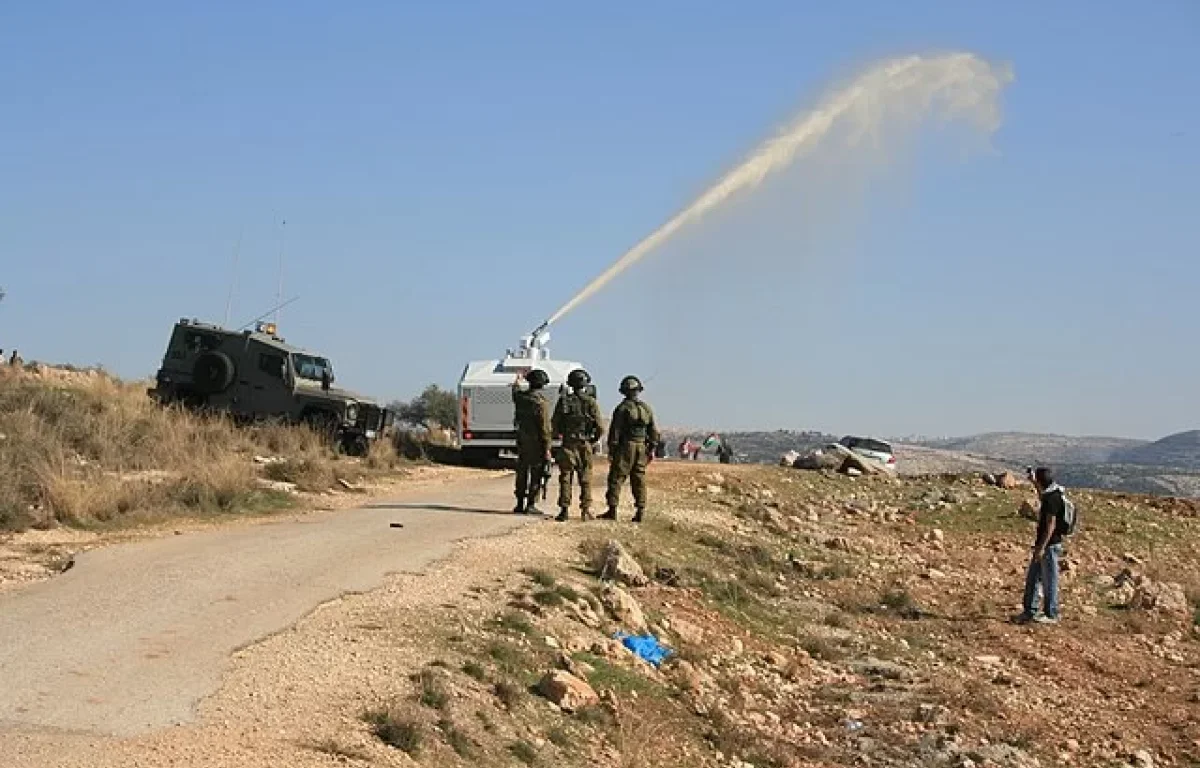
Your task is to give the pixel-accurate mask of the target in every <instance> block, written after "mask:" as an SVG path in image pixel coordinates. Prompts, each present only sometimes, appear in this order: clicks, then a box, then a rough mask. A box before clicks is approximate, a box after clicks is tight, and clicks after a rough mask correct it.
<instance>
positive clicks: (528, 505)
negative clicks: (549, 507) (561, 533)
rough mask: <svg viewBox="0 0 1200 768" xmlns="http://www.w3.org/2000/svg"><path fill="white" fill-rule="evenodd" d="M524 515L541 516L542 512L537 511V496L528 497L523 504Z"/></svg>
mask: <svg viewBox="0 0 1200 768" xmlns="http://www.w3.org/2000/svg"><path fill="white" fill-rule="evenodd" d="M525 514H527V515H540V514H542V510H540V509H538V507H537V496H530V497H529V500H528V501H527V502H525Z"/></svg>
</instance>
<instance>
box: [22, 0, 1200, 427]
mask: <svg viewBox="0 0 1200 768" xmlns="http://www.w3.org/2000/svg"><path fill="white" fill-rule="evenodd" d="M567 5H578V4H561V3H549V2H545V3H542V2H530V3H521V4H501V3H454V4H450V3H442V4H434V3H426V4H416V3H411V4H400V3H360V4H353V5H352V6H347V5H341V6H336V5H331V4H328V3H317V2H288V3H256V4H244V3H226V2H214V3H204V4H192V5H190V6H185V5H183V4H163V3H148V2H147V3H126V2H116V3H105V4H95V3H60V2H52V1H50V2H43V3H9V4H5V5H4V6H2V7H0V285H3V286H4V287H5V288H6V289H7V291H8V298H7V299H5V300H4V302H3V303H0V346H2V347H4V348H6V349H10V348H11V347H12V346H13V345H18V346H19V348H20V349H21V350H22V353H23V354H24V355H25V357H27V358H37V359H43V360H54V361H71V362H75V363H81V364H85V363H103V364H104V365H106V366H107V367H109V368H110V369H112V370H114V371H116V372H118V373H120V374H122V375H126V376H146V375H152V374H153V372H154V370H155V369H156V367H157V364H158V361H159V358H160V357H161V354H162V349H163V346H164V344H165V341H166V338H167V334H168V331H169V326H170V323H171V322H172V321H174V320H175V319H177V318H178V317H180V316H198V317H202V318H208V319H213V320H217V321H220V320H221V319H222V317H223V315H224V313H225V301H226V296H227V292H228V290H229V285H230V279H231V272H232V270H231V266H232V259H233V254H234V250H235V245H236V244H237V242H238V240H239V237H240V239H241V249H240V253H241V261H240V269H239V270H238V275H237V284H236V296H235V302H234V311H233V316H234V319H235V320H237V321H239V322H240V321H244V320H247V319H249V318H250V317H253V316H254V315H256V314H258V313H259V312H261V311H264V310H266V309H268V308H269V307H270V305H271V304H272V303H273V301H274V296H275V291H276V265H277V258H278V254H279V250H280V245H281V231H282V230H286V235H285V236H284V237H283V238H282V239H283V246H284V251H285V254H286V267H285V283H286V288H285V293H286V294H287V295H288V296H291V295H293V294H298V295H299V296H300V297H301V298H300V301H299V302H297V303H296V304H294V305H292V306H290V307H288V308H287V309H285V310H284V312H283V330H284V335H285V336H287V337H288V339H289V340H290V341H294V342H297V343H300V344H302V345H304V346H307V347H311V348H315V349H319V350H321V351H323V352H325V353H327V354H328V355H329V356H330V357H332V358H333V359H334V362H335V365H336V366H337V368H338V374H339V380H340V381H341V382H342V383H344V384H346V385H348V386H352V387H354V388H357V389H361V390H363V391H366V392H368V393H371V394H374V395H377V396H379V397H384V398H390V397H401V396H406V395H408V394H410V393H412V392H414V391H416V390H419V389H420V387H421V386H422V385H423V384H425V383H426V382H431V381H433V382H438V383H441V384H443V385H446V386H451V385H453V383H454V382H455V381H456V379H457V376H458V374H459V372H460V371H461V368H462V366H463V364H464V363H465V362H466V361H467V360H470V359H480V358H487V357H490V356H492V355H495V354H498V353H500V352H502V351H503V349H504V348H505V347H507V346H510V345H511V344H512V343H514V341H515V339H516V337H517V336H519V335H520V334H521V333H522V332H524V331H527V330H528V329H529V328H531V327H532V326H534V325H536V324H537V323H538V322H539V321H541V320H542V319H544V318H545V317H546V316H548V315H549V314H550V313H552V312H553V311H554V310H555V309H557V308H558V306H560V305H561V304H563V303H564V302H565V301H566V300H567V299H569V298H570V296H571V295H572V294H573V293H574V292H575V291H576V290H577V289H578V288H580V287H582V285H584V284H585V283H586V282H587V281H588V280H589V279H590V278H591V277H592V276H594V275H595V274H597V273H598V272H600V271H601V270H602V269H603V268H604V267H606V266H607V265H608V264H609V263H610V262H611V261H613V260H614V259H616V258H617V257H618V256H620V254H621V253H622V252H623V251H624V250H625V249H626V248H628V247H629V246H631V245H632V244H633V243H635V242H636V241H637V240H639V239H640V238H641V237H643V236H644V235H646V234H647V233H649V232H650V231H651V230H653V229H654V228H655V227H656V226H657V225H658V224H660V223H661V222H662V221H663V220H664V219H665V218H666V217H667V216H669V215H670V214H671V213H673V212H674V211H675V210H677V209H678V208H679V207H680V206H681V205H683V204H684V203H686V202H687V201H688V200H689V199H691V198H692V197H693V196H694V195H695V194H696V193H698V192H699V191H701V190H702V189H703V188H704V186H705V184H706V183H708V182H710V181H711V180H713V178H714V177H715V176H716V175H718V174H719V173H720V172H721V171H722V170H724V169H726V168H728V167H729V166H730V165H731V164H732V163H733V162H735V161H736V160H737V159H738V158H739V157H740V156H742V155H743V154H744V153H745V152H747V151H748V150H749V149H751V148H752V147H753V145H754V144H755V143H756V142H757V141H758V140H760V139H761V138H763V137H764V136H767V135H769V134H770V133H771V132H772V130H773V129H775V128H776V127H778V126H779V125H780V124H781V123H783V122H784V121H786V120H787V119H788V118H789V117H791V116H792V115H793V114H795V113H796V112H797V111H799V110H800V109H802V108H803V107H805V106H808V105H811V104H812V103H813V101H814V99H815V98H816V97H817V96H818V95H819V94H821V93H822V92H823V91H824V90H825V88H826V86H827V84H828V83H830V82H831V81H839V80H843V79H845V78H846V77H847V76H849V75H852V74H853V73H854V72H855V71H857V70H858V69H860V68H861V67H863V66H864V65H866V64H869V63H870V62H871V61H873V60H875V59H878V58H881V57H887V56H894V55H900V54H907V53H913V52H924V51H939V50H970V51H973V52H976V53H978V54H979V55H981V56H984V57H986V58H988V59H991V60H995V61H999V62H1006V63H1009V64H1011V66H1012V67H1013V70H1014V71H1015V74H1016V79H1015V82H1013V84H1012V85H1011V86H1010V87H1009V88H1008V89H1007V91H1006V92H1005V94H1004V97H1003V107H1004V123H1003V125H1002V126H1001V128H1000V130H999V131H998V132H997V133H996V134H995V135H994V136H993V137H992V140H991V150H990V151H984V152H975V153H972V154H971V155H970V156H969V157H964V156H962V154H961V153H959V152H953V151H942V150H943V148H941V147H939V146H937V144H938V142H937V141H933V140H931V141H926V142H922V144H921V146H920V147H919V148H918V149H917V150H916V151H915V152H914V154H913V155H912V156H911V157H907V158H905V159H903V161H902V162H899V163H898V164H897V168H896V169H893V170H892V171H891V172H889V174H887V175H885V176H882V177H880V178H878V179H875V180H872V182H871V183H870V184H869V185H868V188H867V189H866V191H865V193H864V194H863V195H861V196H854V195H832V194H831V195H823V194H822V190H823V189H824V187H823V185H822V184H820V183H818V182H817V181H816V180H815V179H814V178H813V177H804V176H803V174H802V173H801V172H800V171H797V174H793V175H792V176H791V177H786V178H784V179H783V180H782V181H781V182H780V183H778V184H775V185H773V186H769V187H768V188H766V189H764V190H761V191H760V192H759V193H756V194H755V195H754V196H752V199H749V200H747V201H744V202H743V203H740V204H739V205H735V206H731V208H730V211H729V212H728V214H727V215H720V216H715V217H713V219H712V220H710V221H707V222H705V223H704V225H703V226H701V227H698V228H696V229H695V230H694V231H691V232H688V233H685V235H684V236H682V237H680V238H679V239H678V240H677V241H675V242H673V243H671V244H670V245H669V246H668V247H666V248H664V249H662V251H661V252H658V253H655V254H652V255H651V256H650V257H649V258H648V259H647V260H646V261H645V262H644V263H643V264H641V265H639V266H638V267H636V268H634V269H632V270H630V271H629V272H628V273H627V274H626V275H625V276H623V277H622V278H621V279H619V280H617V281H616V282H614V283H613V284H612V285H611V286H610V287H609V288H607V289H606V290H605V291H604V292H603V293H601V294H599V295H598V296H597V297H596V298H595V299H593V300H592V301H590V302H588V303H586V304H584V305H583V306H582V307H581V308H579V309H578V310H577V311H576V312H574V313H572V314H571V315H568V316H567V317H566V318H565V319H564V320H563V321H562V322H561V323H560V324H559V325H558V326H556V327H555V328H554V333H553V335H554V343H553V345H552V348H553V349H554V351H555V353H556V354H557V355H559V356H563V357H568V358H572V359H578V360H582V361H584V362H585V363H587V364H588V365H589V367H590V368H591V369H592V370H593V373H594V374H595V375H596V377H597V378H598V379H599V380H600V383H601V391H602V394H603V398H604V399H603V400H602V404H603V405H604V406H606V407H608V406H611V405H613V404H614V400H615V397H616V395H615V392H614V391H613V390H615V385H616V380H617V379H618V378H619V377H620V376H621V375H623V374H625V373H627V372H637V373H641V374H642V375H644V376H646V377H648V378H650V379H651V381H650V387H649V390H648V392H647V396H648V399H649V400H650V401H651V402H652V403H654V404H655V405H656V406H657V408H658V411H659V412H660V418H661V419H662V420H663V421H665V422H669V423H674V424H684V425H695V426H713V427H717V428H732V427H756V428H774V427H796V428H806V427H817V428H823V429H829V430H832V431H836V432H843V431H857V432H872V433H877V434H886V435H903V434H910V433H922V434H963V433H968V432H975V431H981V430H989V429H1027V430H1038V431H1059V432H1067V433H1075V434H1082V433H1093V434H1096V433H1108V434H1118V435H1129V436H1139V437H1157V436H1161V435H1163V434H1166V433H1168V432H1172V431H1176V430H1179V429H1184V428H1194V427H1197V426H1200V413H1198V410H1197V407H1196V403H1195V399H1194V397H1195V396H1194V393H1195V392H1196V390H1197V380H1198V378H1200V356H1197V355H1196V354H1195V349H1196V342H1195V339H1196V338H1197V334H1198V332H1200V312H1197V309H1196V306H1197V304H1196V293H1197V288H1198V287H1200V261H1198V260H1197V258H1196V257H1197V252H1198V250H1200V249H1198V246H1200V216H1197V213H1196V212H1197V211H1198V210H1200V191H1198V190H1200V187H1197V185H1196V183H1195V179H1196V178H1198V177H1200V123H1198V120H1197V118H1198V116H1200V98H1197V94H1200V6H1197V5H1196V4H1194V3H1191V2H1187V1H1186V0H1180V1H1179V2H1160V3H1153V4H1144V5H1145V6H1146V7H1144V8H1135V7H1134V6H1132V5H1130V4H1127V3H1116V2H1099V3H1097V2H1088V3H1083V2H1063V3H1055V4H1040V3H1004V4H979V3H955V2H936V3H935V2H909V3H904V4H895V3H861V2H860V3H822V4H800V3H788V2H763V3H739V4H732V3H721V4H716V3H694V2H691V3H683V2H661V3H652V4H643V3H609V4H603V7H600V6H596V7H583V6H579V7H566V6H567ZM901 5H902V6H903V8H901V7H900V6H901ZM518 6H519V7H518ZM803 6H809V7H803ZM822 172H823V173H824V174H827V175H828V178H829V179H831V180H836V178H837V175H838V169H837V168H836V167H832V168H831V167H826V168H824V169H822ZM831 183H832V182H831ZM832 184H833V186H836V183H832ZM281 219H286V221H287V224H286V227H281V226H280V224H279V221H280V220H281ZM833 222H837V224H836V225H835V224H834V223H833ZM607 383H611V385H612V386H607Z"/></svg>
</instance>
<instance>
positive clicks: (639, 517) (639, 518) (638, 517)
mask: <svg viewBox="0 0 1200 768" xmlns="http://www.w3.org/2000/svg"><path fill="white" fill-rule="evenodd" d="M645 512H646V510H644V509H642V508H640V507H639V508H638V510H637V512H634V513H633V517H632V518H631V519H630V521H629V522H631V523H640V522H642V515H643V514H645Z"/></svg>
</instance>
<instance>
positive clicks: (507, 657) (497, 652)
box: [488, 643, 525, 673]
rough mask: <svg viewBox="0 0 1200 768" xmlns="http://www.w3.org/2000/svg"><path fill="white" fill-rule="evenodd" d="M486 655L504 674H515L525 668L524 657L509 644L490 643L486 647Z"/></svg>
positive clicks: (517, 649)
mask: <svg viewBox="0 0 1200 768" xmlns="http://www.w3.org/2000/svg"><path fill="white" fill-rule="evenodd" d="M488 655H489V656H491V657H492V658H493V659H495V661H496V663H497V664H498V665H499V666H500V668H501V669H503V670H504V671H506V672H514V673H515V672H518V671H520V670H521V669H524V667H525V655H524V654H523V653H522V652H521V650H520V649H519V648H517V647H516V646H513V645H511V644H509V643H492V644H491V645H489V646H488Z"/></svg>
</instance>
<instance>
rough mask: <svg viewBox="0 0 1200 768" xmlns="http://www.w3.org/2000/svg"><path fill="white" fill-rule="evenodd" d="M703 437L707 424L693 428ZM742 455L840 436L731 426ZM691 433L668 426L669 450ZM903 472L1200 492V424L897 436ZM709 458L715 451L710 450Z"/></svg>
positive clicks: (768, 459) (768, 458) (754, 458)
mask: <svg viewBox="0 0 1200 768" xmlns="http://www.w3.org/2000/svg"><path fill="white" fill-rule="evenodd" d="M690 434H691V435H692V436H693V437H701V438H702V437H703V436H704V434H705V433H704V432H703V431H695V430H694V431H691V432H690ZM722 434H723V435H724V436H725V438H726V439H727V440H729V442H730V444H731V445H732V446H733V449H734V452H735V455H736V456H737V457H738V461H744V462H751V463H772V464H773V463H775V462H777V461H778V460H779V457H780V456H782V455H783V454H784V453H787V452H788V451H790V450H796V451H800V452H802V453H803V452H805V451H809V450H812V449H814V448H819V447H821V446H822V445H825V444H827V443H830V442H834V441H835V440H837V439H838V438H839V437H840V435H838V436H835V435H828V434H823V433H821V432H811V431H809V432H801V431H794V430H776V431H773V432H724V433H722ZM684 435H685V433H684V432H682V431H677V430H668V440H669V441H670V444H669V448H668V450H669V451H670V452H671V453H672V455H673V453H674V448H675V445H676V444H677V443H678V441H679V440H680V439H682V438H683V436H684ZM892 444H893V446H894V447H895V449H896V454H897V458H898V466H899V469H900V471H901V472H903V473H907V474H911V473H918V474H923V473H938V472H975V471H993V470H995V469H997V468H1001V467H1007V468H1011V469H1015V470H1020V469H1021V468H1022V467H1025V466H1031V465H1039V464H1044V465H1047V466H1050V467H1053V468H1054V470H1055V472H1056V473H1057V475H1058V477H1059V479H1061V480H1062V482H1063V483H1064V484H1066V485H1067V486H1069V487H1079V488H1099V489H1103V490H1112V491H1124V492H1129V493H1150V494H1159V495H1170V496H1193V497H1200V430H1190V431H1186V432H1179V433H1176V434H1173V435H1168V436H1167V437H1164V438H1162V439H1161V440H1155V441H1153V442H1150V441H1146V440H1132V439H1128V438H1120V437H1100V436H1088V437H1072V436H1068V435H1049V434H1033V433H1027V432H989V433H986V434H981V435H972V436H970V437H958V438H950V439H938V440H916V441H908V442H905V441H893V443H892ZM705 458H706V459H708V458H710V457H707V456H706V457H705Z"/></svg>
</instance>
